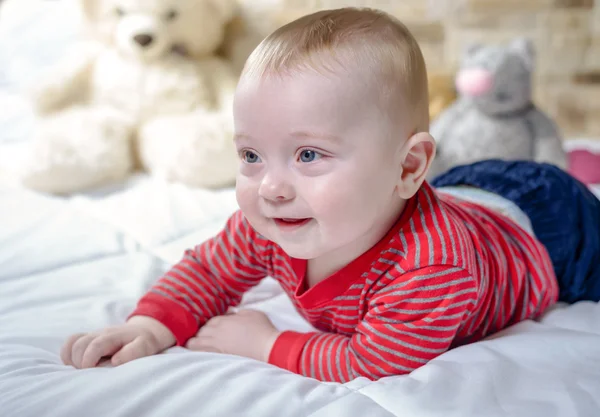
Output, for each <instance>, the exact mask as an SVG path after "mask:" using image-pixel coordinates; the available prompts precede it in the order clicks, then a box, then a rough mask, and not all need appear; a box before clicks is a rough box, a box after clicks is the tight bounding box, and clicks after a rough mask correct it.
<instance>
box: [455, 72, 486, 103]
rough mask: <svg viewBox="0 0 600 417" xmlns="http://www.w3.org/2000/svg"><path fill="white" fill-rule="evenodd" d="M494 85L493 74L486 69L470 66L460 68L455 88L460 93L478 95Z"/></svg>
mask: <svg viewBox="0 0 600 417" xmlns="http://www.w3.org/2000/svg"><path fill="white" fill-rule="evenodd" d="M493 86H494V76H493V75H492V73H491V72H490V71H488V70H485V69H482V68H471V69H463V70H461V71H460V72H459V73H458V75H457V77H456V89H457V90H458V91H459V92H461V93H462V94H466V95H469V96H480V95H482V94H485V93H487V92H488V91H490V90H491V89H492V88H493Z"/></svg>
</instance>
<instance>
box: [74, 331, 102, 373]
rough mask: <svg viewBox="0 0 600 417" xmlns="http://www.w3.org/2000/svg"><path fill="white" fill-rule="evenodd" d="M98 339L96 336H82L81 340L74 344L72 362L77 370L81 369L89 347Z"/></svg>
mask: <svg viewBox="0 0 600 417" xmlns="http://www.w3.org/2000/svg"><path fill="white" fill-rule="evenodd" d="M96 337H97V335H96V334H86V335H84V336H81V337H80V338H79V339H77V340H76V341H75V343H73V348H72V349H71V361H72V363H73V366H74V367H75V368H81V361H82V359H83V354H84V353H85V350H86V349H87V346H88V345H89V344H90V343H91V342H92V340H94V339H95V338H96Z"/></svg>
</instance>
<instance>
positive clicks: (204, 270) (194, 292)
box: [61, 211, 267, 368]
mask: <svg viewBox="0 0 600 417" xmlns="http://www.w3.org/2000/svg"><path fill="white" fill-rule="evenodd" d="M261 244H264V239H261V238H259V237H258V236H257V235H256V233H255V232H254V231H253V229H252V228H251V227H250V225H249V224H248V223H247V221H246V220H245V218H244V217H243V215H242V214H241V212H239V211H238V212H236V213H235V214H234V215H233V216H232V217H231V218H230V219H229V220H228V221H227V225H226V227H225V228H224V229H223V230H222V231H221V232H220V233H219V234H217V235H216V236H215V237H214V238H212V239H210V240H208V241H206V242H205V243H203V244H201V245H198V246H197V247H195V248H194V249H191V250H188V251H186V252H185V255H184V257H183V259H182V260H181V261H180V262H179V263H177V264H176V265H175V266H173V267H172V268H171V269H170V270H169V271H168V272H167V273H166V274H165V275H164V276H163V277H162V278H160V279H159V280H158V281H157V282H156V284H154V285H153V286H152V287H151V288H150V290H149V291H148V292H147V293H146V294H145V295H144V296H143V297H142V298H141V299H140V301H139V302H138V305H137V307H136V309H135V310H134V311H133V313H132V314H131V315H130V317H129V319H128V321H127V323H126V324H124V325H122V326H117V327H114V328H109V329H105V330H102V331H99V332H93V333H89V334H78V335H74V336H71V338H69V340H68V341H67V342H66V343H65V345H64V347H63V351H62V353H61V356H62V358H63V362H65V363H66V364H71V365H74V366H75V367H78V368H81V367H93V366H96V365H97V363H98V361H99V360H100V359H101V358H102V357H105V356H112V357H113V359H112V362H113V364H115V365H117V364H121V363H125V362H127V361H130V360H133V359H137V358H140V357H142V356H149V355H153V354H155V353H159V352H161V351H163V350H164V349H166V348H169V347H171V346H173V345H174V344H177V345H179V346H184V345H185V344H186V342H187V341H188V339H190V338H191V337H192V336H194V335H195V334H196V332H197V331H198V329H199V328H200V327H201V326H203V325H204V324H205V323H206V322H208V321H209V320H210V319H211V318H213V317H216V316H219V315H222V314H224V313H225V312H226V311H227V309H228V308H229V307H231V306H235V305H237V304H238V303H239V302H240V300H241V298H242V296H243V294H244V293H245V292H246V291H247V290H248V289H249V288H251V287H252V286H254V285H257V284H258V283H259V282H260V280H261V279H262V278H264V277H265V276H266V275H267V267H266V265H267V259H266V256H265V255H264V254H263V251H264V248H263V247H262V246H261Z"/></svg>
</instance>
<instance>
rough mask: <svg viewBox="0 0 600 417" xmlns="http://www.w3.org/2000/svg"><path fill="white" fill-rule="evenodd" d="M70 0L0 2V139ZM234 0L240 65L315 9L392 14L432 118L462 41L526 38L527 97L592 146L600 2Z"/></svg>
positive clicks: (598, 101)
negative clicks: (416, 56) (420, 60)
mask: <svg viewBox="0 0 600 417" xmlns="http://www.w3.org/2000/svg"><path fill="white" fill-rule="evenodd" d="M73 1H75V0H0V107H1V108H2V112H0V127H1V129H0V141H2V142H5V143H6V142H10V141H11V140H18V139H20V138H23V137H26V136H27V135H28V132H29V129H30V125H31V123H30V120H29V119H28V117H29V115H28V113H27V105H26V103H24V102H23V99H22V97H20V95H19V91H22V89H23V87H24V86H25V85H27V84H28V83H29V82H31V80H33V79H35V77H36V76H37V75H38V74H39V73H40V71H42V70H43V69H44V68H46V67H47V66H49V65H50V64H51V63H52V62H53V61H55V60H56V59H57V58H58V57H59V56H60V55H61V53H62V52H63V51H64V49H65V47H66V45H68V43H69V42H70V41H72V40H73V39H76V38H77V36H79V32H78V31H77V30H78V28H77V24H76V23H75V20H76V19H74V18H73V17H74V12H73V8H72V6H71V5H70V3H71V2H73ZM237 1H238V5H239V10H238V13H237V17H236V18H235V19H234V21H233V22H232V24H231V28H230V29H228V34H227V37H228V39H232V38H233V39H235V42H233V43H232V42H229V43H228V44H227V45H225V47H224V51H225V54H229V58H230V59H231V60H232V61H233V62H234V64H235V66H236V67H237V68H238V69H239V68H240V67H241V65H242V64H243V61H244V59H245V57H246V56H247V54H249V52H250V51H251V50H252V48H253V47H254V46H256V44H257V43H258V42H259V41H260V39H262V38H263V37H264V36H266V35H267V34H268V33H269V32H271V31H272V30H274V29H275V28H277V27H278V26H280V25H282V24H285V23H287V22H289V21H291V20H293V19H295V18H297V17H299V16H302V15H304V14H307V13H311V12H314V11H316V10H320V9H326V8H335V7H341V6H369V7H376V8H379V9H382V10H385V11H387V12H390V13H391V14H393V15H395V16H397V17H399V18H400V19H401V20H402V21H403V22H404V23H405V24H406V25H407V26H408V27H409V29H410V30H411V31H412V32H413V34H414V35H415V36H416V38H417V40H418V41H419V43H420V45H421V48H422V50H423V52H424V55H425V59H426V62H427V65H428V71H429V74H430V90H431V91H430V96H431V101H432V103H433V104H434V107H435V108H432V114H433V116H434V117H435V115H436V114H437V113H439V111H442V110H443V108H444V107H446V106H448V105H449V104H450V103H451V102H452V101H453V100H454V99H455V94H456V92H455V91H454V77H455V75H456V71H457V69H458V66H459V64H460V59H461V56H462V55H463V53H464V50H465V48H466V47H467V46H468V45H469V44H472V43H475V42H482V43H485V44H489V43H508V42H510V41H511V40H513V39H515V38H517V37H519V36H525V37H527V38H529V39H530V40H531V41H533V43H534V46H535V53H536V57H535V69H534V80H535V83H534V100H535V104H536V105H537V106H538V107H539V108H541V109H542V110H543V111H544V112H546V113H547V114H548V115H549V116H550V117H551V118H552V119H553V120H554V121H555V122H556V123H557V125H558V126H559V128H560V130H561V132H562V134H563V136H564V138H565V141H573V140H581V139H584V140H585V141H587V142H589V141H591V142H593V143H595V144H596V143H597V144H598V145H599V146H598V147H599V148H600V0H329V1H327V0H237ZM26 4H27V5H29V6H24V5H26ZM228 45H229V48H230V49H229V50H228V49H227V48H228ZM231 45H234V46H231ZM231 49H233V51H232V50H231ZM598 152H600V151H598ZM598 164H599V165H600V162H599V163H598Z"/></svg>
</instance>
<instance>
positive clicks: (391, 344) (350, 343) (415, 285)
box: [269, 266, 477, 382]
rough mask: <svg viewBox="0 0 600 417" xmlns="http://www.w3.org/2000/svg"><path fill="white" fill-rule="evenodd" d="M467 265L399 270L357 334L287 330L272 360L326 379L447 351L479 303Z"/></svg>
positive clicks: (405, 366)
mask: <svg viewBox="0 0 600 417" xmlns="http://www.w3.org/2000/svg"><path fill="white" fill-rule="evenodd" d="M476 297H477V288H476V285H475V282H474V280H473V278H472V276H471V275H470V274H469V273H468V272H467V271H465V270H464V269H461V268H457V267H452V266H433V267H427V268H423V269H419V270H417V271H412V272H409V273H405V274H403V275H402V276H399V277H398V278H396V279H395V280H393V281H391V282H390V283H389V284H388V285H387V286H385V287H384V288H382V290H380V291H379V292H378V293H376V294H375V295H374V296H373V297H372V298H371V299H370V300H369V307H368V310H367V312H366V314H365V317H364V318H363V320H362V321H361V322H360V323H359V325H358V326H357V328H356V333H355V334H354V335H352V336H345V335H339V334H329V333H296V332H289V331H288V332H284V333H282V334H281V335H280V336H279V338H278V339H277V340H276V342H275V344H274V346H273V349H272V351H271V354H270V357H269V362H270V363H272V364H274V365H277V366H279V367H282V368H285V369H288V370H290V371H292V372H295V373H298V374H301V375H304V376H308V377H312V378H316V379H319V380H322V381H333V382H348V381H351V380H352V379H354V378H357V377H366V378H368V379H371V380H376V379H379V378H382V377H385V376H391V375H400V374H406V373H409V372H411V371H413V370H415V369H417V368H419V367H420V366H422V365H424V364H425V363H427V362H429V361H430V360H432V359H433V358H435V357H437V356H439V355H440V354H442V353H444V352H445V351H447V350H448V349H449V348H450V346H451V344H452V342H453V340H454V339H455V337H456V335H457V332H458V329H459V327H460V326H461V324H462V323H463V322H464V321H465V320H466V319H467V316H468V314H469V313H470V311H472V310H473V308H474V305H475V304H476V301H475V300H476Z"/></svg>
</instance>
